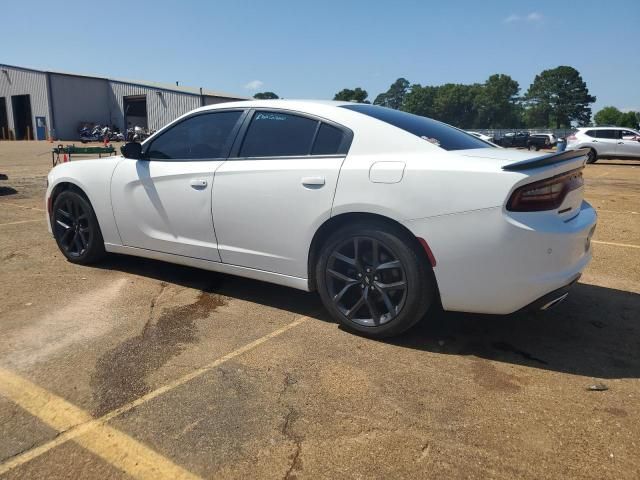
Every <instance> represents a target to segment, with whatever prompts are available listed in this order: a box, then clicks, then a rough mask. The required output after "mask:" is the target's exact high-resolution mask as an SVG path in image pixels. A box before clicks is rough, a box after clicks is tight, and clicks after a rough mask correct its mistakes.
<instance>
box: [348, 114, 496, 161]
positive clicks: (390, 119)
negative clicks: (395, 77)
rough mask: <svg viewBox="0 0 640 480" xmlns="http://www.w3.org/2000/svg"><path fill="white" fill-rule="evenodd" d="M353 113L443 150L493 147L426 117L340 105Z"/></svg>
mask: <svg viewBox="0 0 640 480" xmlns="http://www.w3.org/2000/svg"><path fill="white" fill-rule="evenodd" d="M342 108H347V109H349V110H353V111H355V112H360V113H362V114H364V115H368V116H370V117H373V118H377V119H378V120H382V121H383V122H386V123H389V124H391V125H393V126H394V127H398V128H401V129H402V130H405V131H407V132H409V133H413V134H414V135H417V136H418V137H421V138H424V139H425V140H428V141H430V142H433V143H435V144H436V145H438V146H439V147H440V148H444V149H445V150H467V149H472V148H492V147H493V145H492V144H490V143H488V142H485V141H484V140H480V139H479V138H477V137H474V136H473V135H469V134H468V133H466V132H463V131H462V130H458V129H457V128H454V127H452V126H450V125H447V124H446V123H442V122H438V121H437V120H432V119H430V118H427V117H421V116H419V115H413V114H412V113H407V112H401V111H400V110H393V109H392V108H385V107H378V106H376V105H367V104H362V103H359V104H354V105H342Z"/></svg>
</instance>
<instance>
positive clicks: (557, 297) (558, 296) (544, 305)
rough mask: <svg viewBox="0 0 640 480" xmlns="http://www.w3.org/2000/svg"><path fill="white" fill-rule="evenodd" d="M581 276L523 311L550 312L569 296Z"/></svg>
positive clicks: (532, 303)
mask: <svg viewBox="0 0 640 480" xmlns="http://www.w3.org/2000/svg"><path fill="white" fill-rule="evenodd" d="M580 276H581V274H578V275H577V276H576V278H574V279H573V280H572V281H571V282H569V283H568V284H567V285H565V286H564V287H560V288H558V289H556V290H554V291H553V292H549V293H547V294H546V295H544V296H542V297H540V298H539V299H537V300H535V301H534V302H531V303H530V304H529V305H527V306H526V307H524V308H523V310H526V311H529V312H537V311H539V310H549V309H550V308H553V307H555V306H556V305H557V304H559V303H560V302H562V301H563V300H564V299H565V298H567V296H568V295H569V291H570V290H571V287H573V286H574V285H575V284H576V283H577V282H578V279H579V278H580Z"/></svg>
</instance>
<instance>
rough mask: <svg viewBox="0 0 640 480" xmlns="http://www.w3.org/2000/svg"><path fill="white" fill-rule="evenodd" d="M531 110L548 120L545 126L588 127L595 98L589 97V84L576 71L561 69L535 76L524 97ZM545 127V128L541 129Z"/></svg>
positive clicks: (567, 68) (561, 67)
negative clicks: (572, 123) (575, 125)
mask: <svg viewBox="0 0 640 480" xmlns="http://www.w3.org/2000/svg"><path fill="white" fill-rule="evenodd" d="M525 99H526V100H527V103H528V104H529V108H534V109H535V110H536V112H537V114H538V115H541V116H542V117H543V118H545V117H546V122H545V125H544V126H551V125H552V124H555V127H556V128H561V127H570V126H571V122H572V121H575V122H577V123H578V124H579V125H585V124H588V123H589V121H590V119H591V107H590V106H589V105H590V104H591V103H593V102H595V101H596V97H594V96H592V95H590V94H589V89H588V88H587V84H586V83H585V82H584V80H582V77H581V76H580V73H579V72H578V71H577V70H576V69H575V68H573V67H567V66H560V67H557V68H554V69H551V70H545V71H543V72H542V73H540V74H539V75H536V78H535V79H534V81H533V83H532V84H531V86H530V87H529V90H528V91H527V93H526V95H525ZM540 126H542V125H540Z"/></svg>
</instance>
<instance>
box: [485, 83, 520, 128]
mask: <svg viewBox="0 0 640 480" xmlns="http://www.w3.org/2000/svg"><path fill="white" fill-rule="evenodd" d="M519 91H520V86H519V85H518V82H516V81H515V80H514V79H513V78H511V77H510V76H509V75H504V74H495V75H491V76H490V77H489V78H488V79H487V81H486V82H484V85H482V87H481V88H480V89H479V92H478V95H477V97H476V109H477V111H478V116H477V118H476V121H475V125H474V126H475V127H477V128H513V127H517V126H519V125H518V124H519V123H520V121H519V120H520V119H519V113H520V112H519V109H518V92H519Z"/></svg>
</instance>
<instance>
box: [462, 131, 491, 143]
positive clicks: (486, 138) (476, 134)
mask: <svg viewBox="0 0 640 480" xmlns="http://www.w3.org/2000/svg"><path fill="white" fill-rule="evenodd" d="M467 133H468V134H469V135H473V136H474V137H476V138H479V139H480V140H484V141H485V142H491V143H495V142H494V138H493V137H490V136H489V135H485V134H484V133H480V132H470V131H467Z"/></svg>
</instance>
